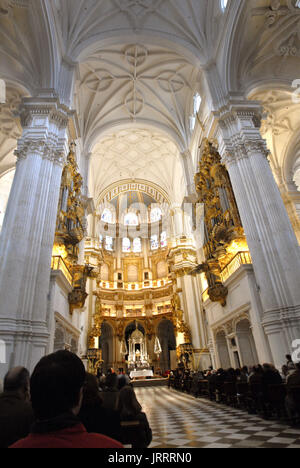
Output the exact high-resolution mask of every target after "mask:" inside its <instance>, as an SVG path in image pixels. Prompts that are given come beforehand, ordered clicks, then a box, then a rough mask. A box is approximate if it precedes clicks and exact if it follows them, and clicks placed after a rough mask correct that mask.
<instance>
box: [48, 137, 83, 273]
mask: <svg viewBox="0 0 300 468" xmlns="http://www.w3.org/2000/svg"><path fill="white" fill-rule="evenodd" d="M81 187H82V177H81V175H80V174H79V172H78V168H77V164H76V159H75V144H74V143H71V145H70V152H69V155H68V159H67V164H66V166H65V167H64V170H63V174H62V181H61V188H60V199H59V205H58V216H57V222H56V232H55V246H57V247H58V246H60V247H61V248H65V251H66V257H65V261H66V263H67V264H69V265H74V264H76V262H77V261H78V244H79V242H81V240H82V239H83V237H84V215H85V206H84V200H83V197H82V193H81Z"/></svg>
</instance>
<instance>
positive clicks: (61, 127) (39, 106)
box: [15, 91, 71, 166]
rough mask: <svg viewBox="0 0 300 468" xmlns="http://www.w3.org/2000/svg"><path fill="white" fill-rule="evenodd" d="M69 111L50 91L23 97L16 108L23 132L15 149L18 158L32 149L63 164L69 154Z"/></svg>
mask: <svg viewBox="0 0 300 468" xmlns="http://www.w3.org/2000/svg"><path fill="white" fill-rule="evenodd" d="M70 115H71V111H70V110H69V109H68V108H67V107H66V106H64V105H62V104H60V102H59V99H58V98H57V96H55V95H54V93H51V92H50V91H47V92H46V91H45V93H44V95H40V96H38V97H33V98H23V100H22V103H21V105H20V108H19V116H20V120H21V124H22V127H23V133H22V136H21V138H20V139H19V140H18V147H17V150H16V151H15V155H16V156H17V158H18V160H22V159H26V158H27V156H28V154H30V153H31V154H32V153H33V154H36V155H39V156H40V157H41V158H43V159H47V160H49V161H51V162H53V163H55V164H59V165H60V166H63V165H64V164H65V162H66V156H67V154H68V144H67V143H68V142H67V132H66V129H67V125H68V121H69V117H70Z"/></svg>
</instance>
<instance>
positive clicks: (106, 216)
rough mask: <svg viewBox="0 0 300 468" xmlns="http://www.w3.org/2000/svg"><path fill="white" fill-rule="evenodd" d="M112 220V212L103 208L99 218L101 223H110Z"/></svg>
mask: <svg viewBox="0 0 300 468" xmlns="http://www.w3.org/2000/svg"><path fill="white" fill-rule="evenodd" d="M112 220H113V215H112V212H111V211H110V210H109V209H108V208H105V210H104V211H103V213H102V216H101V221H104V222H105V223H112Z"/></svg>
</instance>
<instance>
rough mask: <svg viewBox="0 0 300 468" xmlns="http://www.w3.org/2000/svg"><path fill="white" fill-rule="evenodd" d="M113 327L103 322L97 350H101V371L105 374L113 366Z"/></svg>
mask: <svg viewBox="0 0 300 468" xmlns="http://www.w3.org/2000/svg"><path fill="white" fill-rule="evenodd" d="M113 336H114V331H113V327H112V326H111V324H110V323H108V322H103V323H102V326H101V336H100V339H99V348H100V349H101V350H102V360H103V371H104V372H107V370H108V369H110V368H111V367H112V366H113V361H114V355H113V351H114V350H113Z"/></svg>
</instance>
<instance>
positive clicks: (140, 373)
mask: <svg viewBox="0 0 300 468" xmlns="http://www.w3.org/2000/svg"><path fill="white" fill-rule="evenodd" d="M136 377H153V371H152V370H150V369H144V370H135V371H131V372H130V378H131V379H135V378H136Z"/></svg>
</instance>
